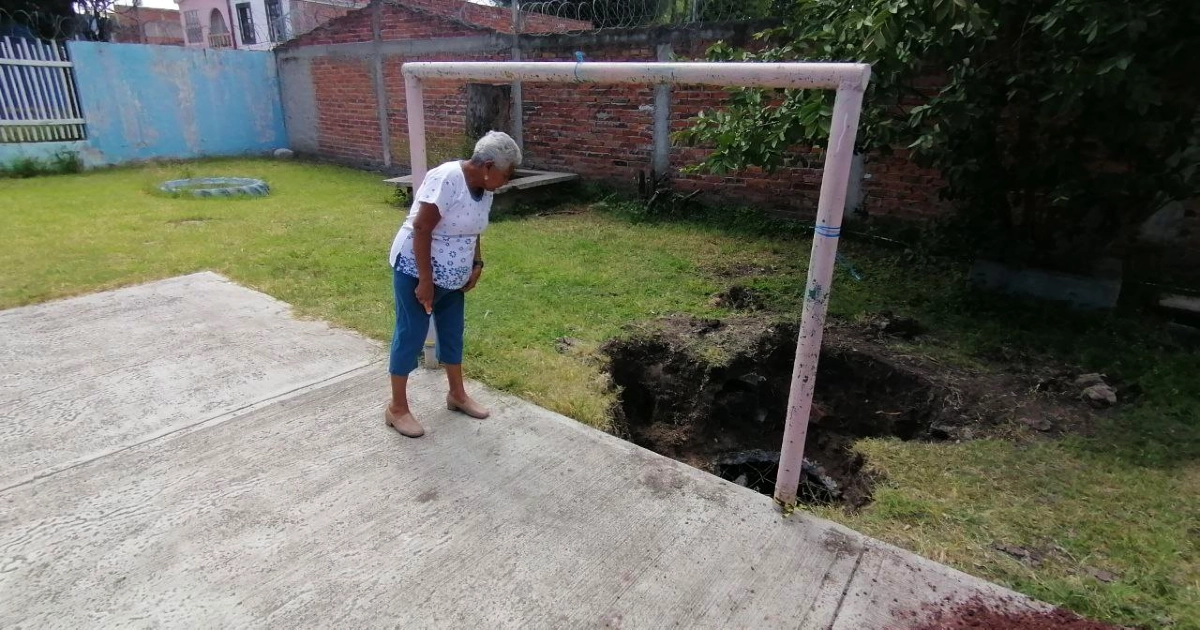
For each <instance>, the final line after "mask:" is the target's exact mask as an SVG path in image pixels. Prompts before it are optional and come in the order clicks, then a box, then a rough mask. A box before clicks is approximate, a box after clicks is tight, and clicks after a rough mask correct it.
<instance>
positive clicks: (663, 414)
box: [604, 319, 958, 508]
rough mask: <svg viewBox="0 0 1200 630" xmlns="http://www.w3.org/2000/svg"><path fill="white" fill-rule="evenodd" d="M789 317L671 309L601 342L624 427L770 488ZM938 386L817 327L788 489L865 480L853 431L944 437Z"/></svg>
mask: <svg viewBox="0 0 1200 630" xmlns="http://www.w3.org/2000/svg"><path fill="white" fill-rule="evenodd" d="M796 333H797V330H796V327H795V326H794V325H790V324H769V323H754V322H751V323H746V322H742V323H726V322H720V321H716V320H692V319H687V320H669V321H666V322H662V326H661V327H660V328H659V329H657V330H655V331H654V332H649V333H642V334H638V335H636V336H634V337H630V338H626V339H618V340H614V341H612V342H609V343H608V344H607V345H606V346H605V348H604V352H605V354H607V356H608V358H609V360H610V370H611V376H612V379H613V383H614V385H616V386H617V387H618V391H619V392H620V393H619V398H618V402H617V408H616V409H615V410H614V416H615V418H616V420H615V429H616V431H617V433H618V434H619V435H621V436H622V437H624V438H626V439H628V440H631V441H633V442H634V443H636V444H638V445H640V446H643V447H646V448H648V449H651V450H653V451H655V452H657V453H660V454H662V455H666V456H668V457H671V458H674V459H676V460H679V461H682V462H685V463H688V464H691V465H693V466H696V467H697V468H701V469H703V470H707V471H709V472H712V473H714V474H717V475H719V476H721V477H723V478H725V479H727V480H729V481H732V482H735V483H738V484H740V485H743V486H746V487H749V488H753V489H754V490H757V491H759V492H762V493H764V494H767V495H772V494H774V491H775V476H776V473H777V471H778V458H779V448H780V445H781V444H782V441H783V428H784V419H785V413H786V409H787V398H788V387H789V384H790V381H791V375H792V362H793V360H794V358H795V350H796ZM948 393H949V392H948V391H947V390H946V388H944V387H941V386H939V385H937V384H935V382H934V381H933V380H931V379H930V378H929V377H927V376H926V375H923V374H921V373H920V372H919V371H917V370H914V369H911V368H908V367H906V366H904V365H901V364H899V363H898V362H896V361H895V360H893V359H892V358H890V357H887V356H884V355H883V354H882V353H880V352H878V351H877V350H876V349H874V348H872V347H856V345H855V344H853V343H850V342H842V341H839V340H838V339H837V338H836V336H835V335H829V336H827V338H826V344H825V348H824V349H823V351H822V354H821V360H820V363H819V365H818V372H817V390H816V396H815V401H814V405H813V410H812V414H811V417H810V425H809V431H808V439H807V442H806V448H805V465H804V474H803V478H802V481H801V485H800V488H799V489H798V490H799V492H798V496H799V497H800V499H801V500H802V501H804V502H807V503H819V504H829V503H840V504H844V505H847V506H849V507H851V508H857V507H860V506H862V505H864V504H866V503H868V502H869V501H870V500H871V485H872V481H873V480H872V479H871V478H870V475H869V474H868V473H867V472H866V471H865V470H864V461H863V458H862V456H861V455H859V454H857V453H856V452H855V451H854V449H853V444H854V442H855V441H856V440H857V439H859V438H863V437H896V438H899V439H902V440H914V439H922V440H936V439H945V438H946V437H948V436H949V435H951V434H952V433H953V424H954V423H955V422H956V420H957V418H958V413H957V411H956V409H955V408H954V405H953V404H952V403H951V402H950V401H949V400H948V397H947V394H948Z"/></svg>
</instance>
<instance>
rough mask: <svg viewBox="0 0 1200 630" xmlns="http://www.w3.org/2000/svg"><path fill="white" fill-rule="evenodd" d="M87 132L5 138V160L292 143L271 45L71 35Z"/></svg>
mask: <svg viewBox="0 0 1200 630" xmlns="http://www.w3.org/2000/svg"><path fill="white" fill-rule="evenodd" d="M68 48H69V50H70V53H71V59H72V60H73V61H74V62H75V77H76V82H77V85H78V87H79V97H80V100H81V102H82V105H83V115H84V118H85V119H86V120H87V139H86V140H84V141H82V142H49V143H27V144H0V164H3V163H7V162H10V161H11V160H12V159H14V158H18V157H22V156H29V157H35V158H42V159H45V158H47V157H50V156H52V155H54V154H55V153H58V152H60V151H64V150H66V151H75V152H77V153H79V155H80V157H82V158H83V161H84V164H85V165H86V166H88V167H97V166H108V165H114V164H122V163H125V162H133V161H139V160H152V159H189V158H198V157H209V156H227V155H247V154H262V153H266V152H269V151H271V150H273V149H276V148H279V147H286V146H288V142H287V132H286V131H285V130H284V126H283V108H282V106H281V105H280V100H279V77H278V74H277V73H276V69H275V57H274V55H273V54H272V53H270V52H257V51H243V50H202V49H188V48H181V47H176V46H149V45H140V44H109V43H103V42H70V43H69V44H68Z"/></svg>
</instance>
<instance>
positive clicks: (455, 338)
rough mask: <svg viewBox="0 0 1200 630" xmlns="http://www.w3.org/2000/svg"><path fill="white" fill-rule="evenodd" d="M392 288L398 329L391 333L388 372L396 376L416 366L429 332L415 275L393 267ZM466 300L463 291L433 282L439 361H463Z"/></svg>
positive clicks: (445, 362)
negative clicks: (417, 293) (418, 297)
mask: <svg viewBox="0 0 1200 630" xmlns="http://www.w3.org/2000/svg"><path fill="white" fill-rule="evenodd" d="M392 289H393V291H394V292H395V295H396V329H395V331H394V332H393V333H392V355H391V360H390V362H389V363H388V372H390V373H391V374H393V375H395V376H408V374H409V373H410V372H412V371H413V370H415V369H417V357H419V356H420V355H421V350H422V349H423V348H424V347H425V337H426V336H427V335H428V334H429V315H428V314H427V313H426V312H425V307H424V306H421V303H420V302H418V301H417V295H416V291H417V279H416V278H414V277H412V276H410V275H408V274H406V273H404V272H403V271H400V270H397V269H393V270H392ZM464 303H465V301H464V295H463V292H462V291H461V290H459V289H454V290H450V289H443V288H442V287H439V286H436V285H434V294H433V320H434V322H435V323H436V324H437V359H438V362H439V363H444V364H447V365H458V364H460V363H462V356H463V321H464V310H463V305H464Z"/></svg>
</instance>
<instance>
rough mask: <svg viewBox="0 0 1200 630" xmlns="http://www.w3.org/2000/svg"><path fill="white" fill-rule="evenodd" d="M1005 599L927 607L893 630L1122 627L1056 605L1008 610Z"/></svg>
mask: <svg viewBox="0 0 1200 630" xmlns="http://www.w3.org/2000/svg"><path fill="white" fill-rule="evenodd" d="M1005 608H1006V606H1004V605H1003V603H1001V604H999V605H997V604H996V603H987V602H984V601H983V600H981V599H971V600H968V601H966V602H960V603H957V604H948V603H947V604H940V605H934V606H930V607H927V608H926V609H924V610H921V611H917V612H914V613H912V614H911V615H906V616H908V617H910V620H909V621H907V622H903V623H902V624H901V625H898V626H895V627H893V628H892V629H891V630H1120V628H1121V627H1120V626H1114V625H1112V624H1107V623H1102V622H1099V621H1090V620H1087V619H1084V618H1082V617H1080V616H1079V615H1076V614H1075V613H1072V612H1069V611H1066V610H1062V609H1060V608H1056V609H1053V610H1047V611H1030V610H1023V611H1012V610H1005Z"/></svg>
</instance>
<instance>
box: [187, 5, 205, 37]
mask: <svg viewBox="0 0 1200 630" xmlns="http://www.w3.org/2000/svg"><path fill="white" fill-rule="evenodd" d="M183 22H184V24H186V25H187V43H189V44H199V43H201V42H203V41H204V29H203V28H201V26H200V12H199V11H184V12H183Z"/></svg>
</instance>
